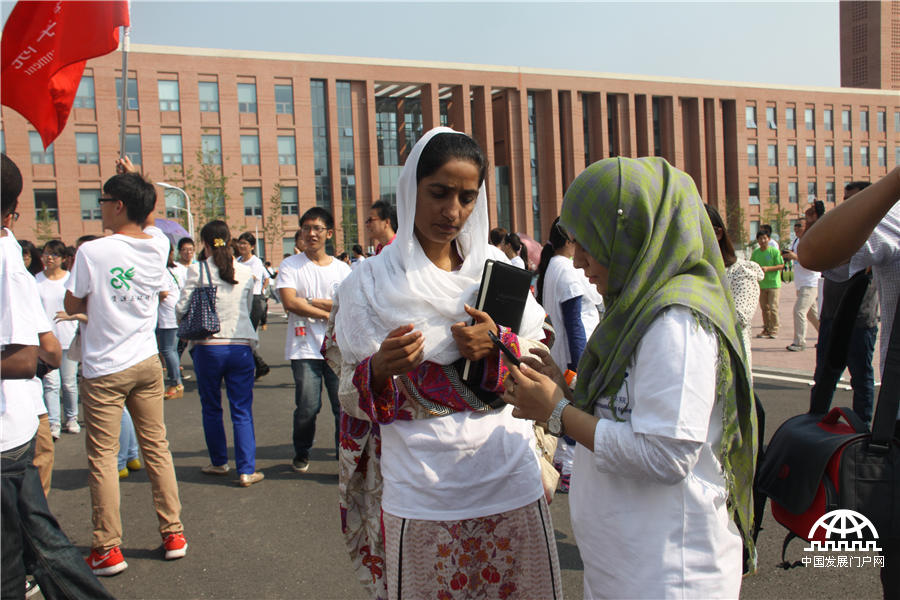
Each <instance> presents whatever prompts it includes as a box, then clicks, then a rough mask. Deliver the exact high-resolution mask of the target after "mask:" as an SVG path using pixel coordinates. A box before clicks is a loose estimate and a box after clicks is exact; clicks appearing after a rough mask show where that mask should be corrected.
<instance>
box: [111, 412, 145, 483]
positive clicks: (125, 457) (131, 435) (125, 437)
mask: <svg viewBox="0 0 900 600" xmlns="http://www.w3.org/2000/svg"><path fill="white" fill-rule="evenodd" d="M140 456H141V455H140V453H139V451H138V441H137V434H136V433H135V431H134V423H133V422H132V421H131V413H129V412H128V409H127V408H126V407H124V406H123V407H122V429H121V430H120V431H119V456H118V459H117V460H118V463H117V464H118V467H119V470H120V471H121V470H122V469H124V468H125V465H127V464H128V461H129V460H134V459H135V458H140Z"/></svg>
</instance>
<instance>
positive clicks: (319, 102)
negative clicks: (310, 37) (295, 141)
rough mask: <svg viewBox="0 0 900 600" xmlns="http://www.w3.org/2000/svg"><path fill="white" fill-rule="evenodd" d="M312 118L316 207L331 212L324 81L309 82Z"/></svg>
mask: <svg viewBox="0 0 900 600" xmlns="http://www.w3.org/2000/svg"><path fill="white" fill-rule="evenodd" d="M309 92H310V104H311V106H310V115H311V117H312V140H313V170H314V174H315V175H314V176H315V182H316V206H320V207H322V208H327V209H328V210H331V173H330V172H329V167H328V161H329V159H328V113H327V110H326V107H327V103H326V98H325V80H324V79H311V80H310V81H309Z"/></svg>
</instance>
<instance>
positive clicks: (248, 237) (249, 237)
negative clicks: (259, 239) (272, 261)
mask: <svg viewBox="0 0 900 600" xmlns="http://www.w3.org/2000/svg"><path fill="white" fill-rule="evenodd" d="M238 239H239V240H244V241H245V242H247V243H248V244H250V247H251V248H252V249H253V250H252V252H253V253H254V254H256V236H255V235H253V234H252V233H250V232H249V231H245V232H244V233H242V234H241V235H239V236H238Z"/></svg>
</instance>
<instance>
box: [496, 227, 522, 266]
mask: <svg viewBox="0 0 900 600" xmlns="http://www.w3.org/2000/svg"><path fill="white" fill-rule="evenodd" d="M500 250H502V251H503V253H504V254H505V255H506V258H508V259H509V264H511V265H512V266H514V267H519V268H520V269H527V268H528V249H527V248H525V244H523V243H522V239H521V238H520V237H519V234H518V233H511V232H510V233H507V234H506V236H505V237H504V238H503V241H502V242H501V243H500Z"/></svg>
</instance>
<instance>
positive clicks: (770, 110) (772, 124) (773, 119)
mask: <svg viewBox="0 0 900 600" xmlns="http://www.w3.org/2000/svg"><path fill="white" fill-rule="evenodd" d="M766 124H768V126H769V129H778V117H777V116H776V113H775V107H774V106H767V107H766Z"/></svg>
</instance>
